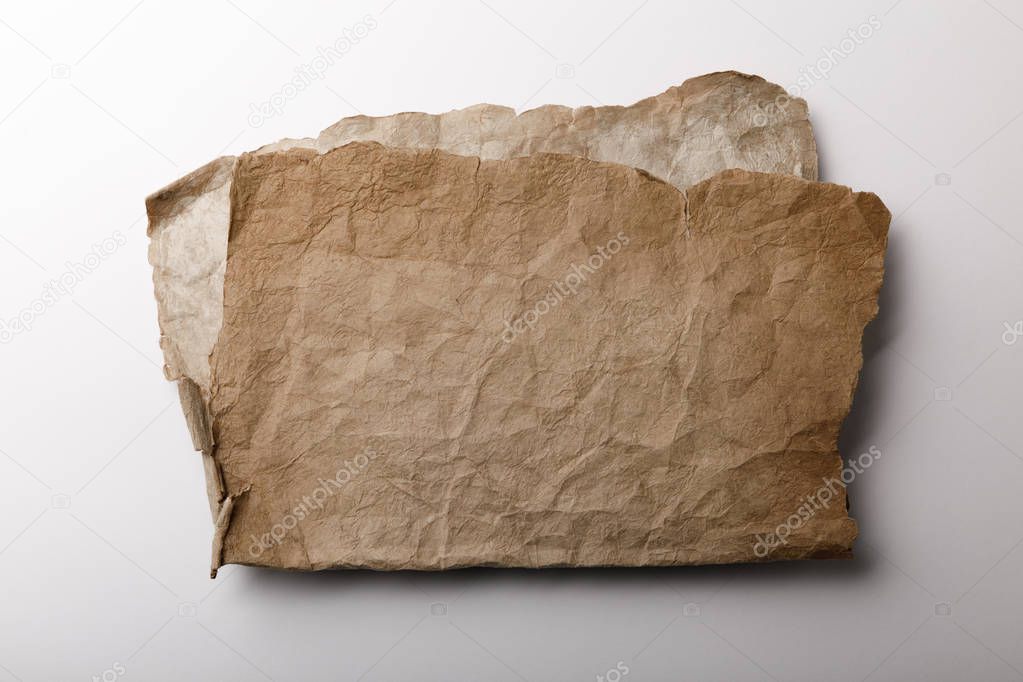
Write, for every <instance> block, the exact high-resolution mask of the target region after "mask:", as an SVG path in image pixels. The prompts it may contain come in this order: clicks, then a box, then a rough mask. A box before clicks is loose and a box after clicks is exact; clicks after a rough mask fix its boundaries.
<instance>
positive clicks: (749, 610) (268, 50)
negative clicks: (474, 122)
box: [0, 0, 1023, 682]
mask: <svg viewBox="0 0 1023 682" xmlns="http://www.w3.org/2000/svg"><path fill="white" fill-rule="evenodd" d="M388 2H390V0H364V1H359V2H351V3H348V2H345V3H342V2H333V3H328V2H288V3H283V2H281V3H271V2H269V1H268V0H233V2H232V1H229V0H202V1H200V0H185V1H181V0H177V1H174V2H171V1H170V0H145V1H144V2H140V3H137V4H136V0H123V1H121V0H109V1H108V2H103V3H86V2H74V1H72V0H67V1H66V2H49V3H42V2H31V3H30V2H20V3H14V2H3V3H0V62H2V63H3V65H4V66H3V71H2V73H3V88H2V90H0V146H2V149H3V157H2V159H3V163H2V165H0V174H2V175H0V188H2V190H0V196H2V198H3V201H2V202H0V216H2V220H0V273H2V284H3V285H2V287H0V319H2V320H10V319H11V318H13V317H16V316H18V315H19V314H20V313H21V311H22V310H24V309H26V308H30V307H31V306H32V304H33V301H35V300H37V299H39V298H40V296H41V293H42V291H43V288H44V286H45V285H46V282H47V281H49V280H52V279H57V278H59V277H61V275H62V274H63V273H65V272H66V271H67V270H68V268H69V267H70V266H69V263H71V264H74V263H79V262H82V261H83V259H85V258H86V256H87V254H89V253H90V252H91V251H92V250H93V248H94V247H93V245H94V244H98V243H100V242H101V241H102V240H104V239H105V238H108V237H111V236H112V235H114V236H116V235H117V234H118V233H120V234H121V235H123V236H124V238H125V240H126V243H125V244H124V246H122V247H120V248H118V249H117V250H116V251H115V252H114V253H113V254H111V255H110V256H109V257H107V258H105V259H103V260H102V263H101V264H100V265H99V266H98V267H96V268H95V269H94V270H93V271H92V272H91V273H88V274H87V276H85V277H84V278H83V279H82V281H81V282H79V283H78V284H77V286H75V287H74V290H73V293H71V294H70V295H67V296H61V297H60V299H59V300H57V301H55V302H53V304H52V305H47V306H45V309H44V310H43V311H42V313H41V314H34V315H33V318H34V319H33V322H32V329H31V331H28V332H25V333H20V334H17V335H15V336H14V338H13V339H11V340H10V342H9V343H6V344H3V345H0V387H2V392H0V415H3V416H2V417H0V450H2V452H0V500H2V514H0V585H2V588H0V666H2V667H0V680H7V679H10V680H47V681H49V680H58V679H59V680H74V679H81V680H88V679H96V678H99V679H104V677H103V676H104V672H105V671H106V677H105V679H107V680H112V679H115V678H123V679H126V680H185V679H196V680H255V679H273V680H282V681H283V680H355V679H365V680H396V679H415V680H455V679H459V680H462V679H465V680H469V679H471V680H530V681H533V682H536V681H540V680H558V681H564V680H572V679H577V680H595V679H598V677H597V676H598V675H602V674H605V673H606V671H608V670H609V669H611V668H614V667H615V666H616V665H617V664H619V662H621V664H622V665H623V666H625V667H627V668H628V670H629V673H628V675H626V676H625V677H624V678H623V679H625V680H669V679H671V680H701V681H702V680H728V681H729V682H736V681H745V680H772V679H773V680H807V681H813V682H820V681H822V680H861V679H870V680H875V681H880V680H928V681H934V680H963V679H983V680H1013V679H1020V678H1023V672H1021V671H1023V581H1020V579H1019V576H1020V575H1021V574H1023V546H1021V544H1020V541H1021V538H1023V523H1021V522H1020V521H1021V518H1023V495H1021V494H1020V491H1021V486H1023V461H1021V457H1020V454H1021V453H1023V425H1021V420H1020V419H1019V416H1018V415H1019V412H1020V403H1021V399H1023V385H1021V379H1023V339H1021V340H1020V343H1014V344H1007V343H1005V342H1004V341H1003V333H1005V334H1004V336H1005V338H1006V339H1007V340H1008V341H1015V335H1014V334H1009V333H1006V327H1005V324H1006V323H1008V324H1009V325H1010V327H1011V326H1012V325H1013V324H1014V323H1015V322H1016V321H1018V320H1021V319H1023V300H1021V292H1023V287H1021V285H1023V274H1021V273H1023V270H1021V266H1023V243H1021V240H1023V225H1021V224H1020V218H1021V216H1023V212H1021V209H1020V207H1019V201H1020V200H1021V198H1023V194H1021V192H1020V180H1021V170H1023V161H1021V158H1023V155H1021V152H1023V117H1021V114H1023V87H1021V85H1023V77H1021V73H1023V3H1021V2H1020V1H1019V0H991V1H990V2H985V1H983V0H976V1H975V0H968V1H963V2H951V1H950V0H949V1H945V2H926V1H925V0H901V1H900V2H894V0H885V1H884V2H864V3H855V4H853V3H845V4H844V5H841V6H840V5H838V4H837V3H820V2H810V1H806V2H789V3H781V2H758V1H755V0H741V1H740V2H738V3H736V2H722V1H720V0H717V1H711V0H706V1H703V2H690V3H679V2H672V1H670V0H649V1H648V2H642V0H628V1H625V0H623V1H622V2H593V1H592V0H591V1H586V0H575V1H561V0H545V1H544V2H524V1H518V2H516V1H513V0H487V2H486V3H484V2H481V1H480V0H453V1H449V2H443V3H441V2H432V3H426V2H415V1H414V0H396V1H395V2H393V3H391V4H390V5H387V3H388ZM893 3H894V4H893ZM366 15H372V16H373V18H374V19H375V21H376V24H377V26H376V28H375V29H374V30H373V31H372V32H371V33H370V34H369V35H368V36H367V37H366V38H364V39H363V40H361V41H360V42H359V44H357V45H356V46H355V47H354V48H353V49H352V50H351V52H350V53H348V54H347V55H345V57H344V59H343V60H342V61H341V62H340V63H338V64H336V65H335V66H333V67H332V68H331V69H330V70H329V71H328V72H327V73H326V76H325V78H324V79H323V80H322V81H320V82H317V83H316V84H315V85H314V86H313V87H311V88H309V89H308V90H306V91H303V92H301V93H299V95H298V96H297V97H295V98H294V99H293V100H291V101H289V102H288V103H287V106H286V108H285V110H284V112H283V113H282V114H281V115H280V116H275V117H273V118H271V119H269V120H267V121H266V122H265V123H263V125H262V126H261V127H258V128H253V127H250V125H249V124H248V122H247V119H248V114H249V112H250V103H256V102H260V101H263V100H266V99H268V98H269V97H270V96H271V95H272V94H274V93H275V92H278V91H279V90H280V89H281V87H282V85H283V84H284V83H286V82H287V81H288V80H289V79H291V78H292V77H293V75H294V70H295V69H296V68H298V67H300V66H302V65H303V64H307V63H309V62H310V60H311V59H312V58H313V56H314V55H315V51H316V48H317V47H319V46H326V45H329V44H331V43H333V42H334V41H335V40H336V39H337V38H338V37H340V36H341V35H342V34H343V31H344V29H346V28H348V27H352V26H354V25H355V24H356V23H357V22H360V21H364V18H365V16H366ZM871 15H874V16H876V18H877V19H878V20H880V22H881V26H880V28H879V29H877V30H876V31H874V35H873V36H872V37H871V38H870V39H869V40H866V41H864V42H863V44H862V45H858V46H857V47H856V48H855V50H854V51H853V52H852V53H851V54H849V55H848V56H846V57H843V58H842V59H840V60H839V61H838V63H837V64H836V65H835V66H834V68H833V69H832V71H831V74H830V77H829V78H827V79H821V80H816V81H815V82H813V83H812V85H811V87H809V88H807V89H805V90H804V92H803V95H804V96H805V97H806V99H807V100H808V101H809V104H810V109H811V115H812V120H813V123H814V126H815V130H816V134H817V139H818V143H819V147H820V155H821V162H822V174H823V178H824V179H825V180H828V181H833V182H840V183H843V184H848V185H851V186H853V187H854V188H856V189H869V190H872V191H874V192H876V193H878V194H879V195H880V196H881V197H882V199H883V200H884V201H885V202H886V203H887V204H888V206H889V207H890V208H891V209H892V212H893V214H895V220H894V223H893V227H892V231H891V245H890V251H889V257H888V272H887V275H886V282H885V286H884V290H883V292H882V296H881V314H880V317H879V319H878V320H877V321H876V322H874V323H873V324H872V326H871V327H870V328H869V329H868V333H867V337H866V341H865V354H866V358H865V362H866V364H865V368H864V372H863V376H862V383H861V387H860V390H859V392H858V393H857V397H856V401H855V404H854V409H853V414H852V416H851V417H850V419H849V421H848V423H847V424H846V428H845V430H844V434H843V439H842V445H843V451H844V453H845V455H846V456H854V455H856V454H857V453H860V452H864V451H866V450H867V448H869V447H871V446H877V447H879V448H880V449H881V451H882V453H883V454H882V457H881V458H880V459H879V460H878V461H877V462H876V463H875V464H874V465H873V466H872V467H871V468H870V469H869V470H868V471H867V473H866V474H864V475H863V476H861V477H860V478H859V479H858V480H857V481H856V482H855V483H854V484H853V486H852V491H851V495H852V511H853V515H854V516H855V517H856V518H857V519H858V521H859V523H860V527H861V535H860V539H859V541H858V542H857V544H856V554H857V558H856V559H855V560H853V561H849V562H811V563H788V564H773V565H760V566H732V567H706V568H695V569H694V568H684V569H674V570H607V571H604V570H601V571H595V570H560V571H536V572H525V571H500V570H469V571H460V572H456V573H448V574H373V573H352V572H339V573H327V574H288V573H279V572H274V571H268V570H257V569H248V568H238V567H228V568H226V569H224V570H223V571H222V572H221V577H220V578H218V579H217V580H216V581H214V582H211V581H210V580H209V578H208V577H207V570H208V565H209V546H210V536H211V522H210V519H209V511H208V507H207V503H206V498H205V492H204V484H203V480H202V471H201V463H200V457H199V456H198V455H197V454H196V453H194V452H193V451H192V449H191V446H190V442H189V438H188V435H187V432H186V429H185V424H184V420H183V418H182V416H181V413H180V410H179V408H178V405H177V398H176V393H175V390H174V387H173V386H172V385H171V384H169V383H167V382H165V381H164V380H163V378H162V376H161V372H160V369H159V367H160V364H161V358H160V352H159V349H158V346H157V322H156V308H155V304H154V300H153V293H152V284H151V279H150V278H151V273H150V268H149V265H148V263H147V259H146V245H147V242H146V236H145V229H146V225H145V220H144V207H143V199H144V198H145V196H146V195H147V194H149V193H150V192H152V191H154V190H156V189H158V188H160V187H161V186H163V185H165V184H167V183H168V182H170V181H172V180H174V179H175V178H177V177H179V176H180V175H183V174H184V173H186V172H188V171H190V170H192V169H193V168H195V167H197V166H199V165H201V164H203V163H205V162H206V161H208V160H210V159H212V158H213V157H215V156H217V155H219V154H223V153H239V152H242V151H245V150H248V149H252V148H255V147H257V146H259V145H261V144H264V143H267V142H270V141H273V140H276V139H278V138H280V137H284V136H307V135H314V134H316V133H317V132H318V131H319V130H320V129H321V128H323V127H325V126H327V125H329V124H330V123H332V122H333V121H335V120H336V119H338V118H341V117H343V116H348V115H352V114H355V113H357V112H362V113H366V114H371V115H384V114H390V113H393V112H396V111H403V110H423V111H429V112H441V111H445V110H448V109H451V108H455V107H463V106H467V105H470V104H473V103H476V102H494V103H500V104H508V105H511V106H515V107H517V108H519V109H521V108H523V107H525V108H528V107H530V106H536V105H539V104H543V103H561V104H568V105H591V104H597V103H604V104H628V103H631V102H632V101H634V100H637V99H639V98H642V97H644V96H647V95H652V94H655V93H658V92H661V91H663V90H664V89H665V88H667V87H668V86H670V85H673V84H678V83H680V82H681V81H682V80H684V79H685V78H687V77H689V76H694V75H698V74H701V73H704V72H708V71H716V70H723V69H731V68H734V69H738V70H741V71H747V72H753V73H759V74H761V75H763V76H765V77H766V78H768V79H770V80H773V81H775V82H778V83H781V84H783V85H786V86H788V85H791V84H794V83H795V82H796V80H797V78H798V77H799V76H800V73H801V69H803V68H804V67H806V66H809V65H814V64H815V63H816V62H817V60H818V59H819V58H820V57H821V56H822V54H823V53H822V49H824V48H827V47H837V46H839V44H840V41H841V40H842V39H843V38H844V37H846V35H847V32H848V31H849V30H850V29H856V28H857V27H858V26H860V25H861V24H863V23H865V22H868V20H869V18H870V16H871ZM559 64H565V65H572V68H571V69H568V68H562V69H561V75H571V74H574V75H573V76H572V77H568V78H558V77H556V67H557V65H559ZM570 72H571V73H570ZM939 174H947V176H948V177H947V179H948V182H947V183H945V182H941V183H939V182H936V178H937V176H939ZM942 388H947V389H949V390H950V396H949V394H948V392H943V391H940V390H939V389H942ZM936 391H938V392H937V393H936ZM936 397H939V398H944V397H951V399H950V400H937V399H936ZM946 603H947V605H946V606H941V604H946ZM687 604H688V605H690V606H689V608H688V609H686V605H687ZM686 614H688V615H686ZM608 679H611V680H612V681H613V680H615V679H616V676H615V675H614V674H612V675H611V676H610V677H609V678H608Z"/></svg>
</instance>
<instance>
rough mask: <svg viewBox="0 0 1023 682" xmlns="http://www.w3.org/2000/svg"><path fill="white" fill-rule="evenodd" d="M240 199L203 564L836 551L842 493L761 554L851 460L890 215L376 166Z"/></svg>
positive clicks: (328, 160) (806, 200)
mask: <svg viewBox="0 0 1023 682" xmlns="http://www.w3.org/2000/svg"><path fill="white" fill-rule="evenodd" d="M203 182H204V183H205V184H206V185H207V186H210V187H212V186H214V184H216V183H217V182H221V180H218V179H217V178H216V172H211V173H210V175H209V177H208V178H206V179H204V180H203ZM228 184H229V186H230V192H229V203H230V210H229V215H230V238H229V241H228V244H227V259H226V275H225V280H224V285H223V287H224V288H223V291H224V293H223V322H222V327H221V330H220V332H219V336H218V340H217V342H216V344H215V348H214V350H213V353H212V358H211V368H212V369H211V380H210V411H209V415H208V416H209V421H208V423H207V422H206V420H205V418H204V417H203V416H201V415H200V416H194V417H192V418H190V421H196V422H197V423H198V427H196V428H201V429H202V430H204V431H206V432H208V433H209V434H210V436H211V438H212V442H213V446H212V449H211V452H212V459H213V460H215V463H216V465H217V466H218V467H219V475H220V478H219V481H220V482H219V485H220V486H221V488H222V491H221V495H222V498H223V499H224V504H222V505H220V507H219V511H218V519H217V537H216V541H215V547H214V568H216V566H218V565H220V564H221V563H241V564H253V565H266V566H275V567H282V568H291V569H324V568H339V567H366V568H374V569H447V568H455V567H461V566H472V565H495V566H525V567H542V566H597V565H613V566H637V565H677V564H704V563H725V562H740V561H757V560H763V559H764V558H770V559H782V558H809V557H840V556H845V555H848V553H849V551H850V549H851V545H852V541H853V539H854V537H855V535H856V525H855V523H854V522H853V521H852V520H851V519H849V518H848V515H847V512H846V504H845V491H844V488H843V487H842V486H841V485H838V486H834V485H833V486H832V488H833V497H831V498H830V504H828V505H826V506H823V507H821V508H820V509H818V510H816V511H815V513H814V514H812V515H811V516H810V518H809V519H807V520H805V522H803V523H800V524H797V527H795V528H793V529H792V531H791V533H790V534H789V535H788V537H787V538H786V541H785V542H784V543H783V544H781V545H779V546H778V547H776V548H774V549H773V550H772V551H771V552H770V554H769V555H767V556H766V557H765V556H764V555H761V554H760V553H759V552H758V550H757V549H756V547H757V542H758V537H762V536H765V535H769V534H771V533H772V532H774V531H775V529H776V528H777V527H778V526H779V525H780V524H784V523H785V522H786V519H788V517H790V515H792V514H793V513H794V512H795V510H796V509H797V508H799V507H800V506H801V505H803V503H804V501H805V500H806V499H807V497H808V496H811V495H817V494H819V491H820V489H821V488H822V486H824V485H826V484H827V481H829V480H831V481H834V480H835V479H836V478H837V477H838V476H839V472H840V470H841V467H842V463H841V458H840V457H839V455H838V451H837V439H838V432H839V428H840V426H841V423H842V421H843V419H844V418H845V416H846V414H847V412H848V410H849V406H850V403H851V400H852V395H853V391H854V389H855V386H856V381H857V376H858V373H859V370H860V366H861V362H862V357H861V351H860V346H861V336H862V332H863V328H864V326H865V325H866V323H867V322H868V321H869V320H870V319H871V318H872V317H873V316H874V314H875V312H876V309H877V294H878V290H879V288H880V284H881V279H882V271H883V264H882V261H883V256H884V249H885V243H886V237H887V227H888V221H889V217H890V216H889V213H888V211H887V210H886V209H885V208H884V206H883V205H882V204H881V202H880V201H879V200H878V199H877V197H876V196H874V195H873V194H869V193H854V192H852V191H851V190H849V189H848V188H845V187H841V186H838V185H831V184H823V183H815V182H809V181H807V180H804V179H802V178H797V177H794V176H791V175H779V174H764V173H754V172H748V171H743V170H729V171H724V172H722V173H719V174H716V175H713V176H712V177H710V178H709V179H705V180H703V181H701V182H699V183H697V184H696V185H695V186H693V187H691V188H690V189H689V190H688V192H684V191H681V190H679V189H678V188H677V187H675V186H674V185H672V184H670V183H667V182H665V181H663V180H660V179H658V178H656V177H654V176H652V175H651V174H650V173H648V172H646V171H644V170H640V169H636V168H632V167H629V166H625V165H618V164H613V163H602V162H598V161H594V160H591V159H585V158H582V157H579V156H569V155H562V154H546V153H538V154H531V155H528V156H524V157H517V158H512V159H508V160H481V159H480V158H478V157H472V156H457V155H452V154H448V153H445V152H442V151H437V150H431V151H425V150H410V149H398V148H392V147H385V146H382V145H379V144H375V143H353V144H349V145H346V146H342V147H339V148H336V149H333V150H331V151H326V152H322V153H321V152H318V151H317V150H312V149H292V150H290V151H280V152H263V153H258V154H250V155H244V156H242V157H240V159H238V160H237V161H235V162H233V163H232V171H231V178H230V182H229V183H228ZM220 186H223V184H221V185H220Z"/></svg>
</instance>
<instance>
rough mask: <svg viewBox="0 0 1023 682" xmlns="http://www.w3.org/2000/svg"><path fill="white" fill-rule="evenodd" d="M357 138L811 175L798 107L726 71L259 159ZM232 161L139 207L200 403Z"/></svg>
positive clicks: (368, 122)
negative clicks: (612, 101) (612, 98)
mask: <svg viewBox="0 0 1023 682" xmlns="http://www.w3.org/2000/svg"><path fill="white" fill-rule="evenodd" d="M779 101H781V102H784V103H785V105H784V106H779V105H778V104H777V102H779ZM356 141H375V142H380V143H382V144H387V145H391V146H396V147H411V148H416V149H435V148H436V149H441V150H443V151H448V152H451V153H453V154H463V155H467V156H479V157H481V158H484V159H505V158H512V157H515V156H524V155H527V154H531V153H534V152H558V153H563V154H575V155H577V156H583V157H586V158H590V159H595V160H597V161H609V162H613V163H622V164H626V165H629V166H635V167H636V168H641V169H643V170H646V171H649V172H650V173H653V174H654V175H655V176H657V177H659V178H662V179H664V180H667V181H668V182H670V183H672V184H674V185H675V186H676V187H679V188H682V189H684V188H686V187H689V186H690V185H692V184H694V183H696V182H699V181H700V180H704V179H706V178H708V177H710V176H711V175H714V174H715V173H717V172H719V171H722V170H725V169H727V168H744V169H746V170H754V171H763V172H768V173H787V174H791V175H798V176H800V177H803V178H806V179H807V180H816V179H817V149H816V145H815V143H814V138H813V130H812V128H811V126H810V121H809V118H808V115H807V109H806V103H805V102H804V101H803V100H801V99H788V98H787V95H786V93H785V90H784V89H782V88H781V87H780V86H778V85H775V84H773V83H769V82H767V81H765V80H764V79H762V78H760V77H758V76H749V75H746V74H740V73H737V72H734V71H728V72H722V73H714V74H708V75H705V76H700V77H698V78H692V79H690V80H687V81H686V82H685V83H683V84H682V85H681V86H677V87H672V88H669V89H668V90H667V91H665V92H663V93H661V94H660V95H657V96H656V97H649V98H647V99H644V100H642V101H640V102H637V103H635V104H633V105H632V106H628V107H621V106H602V107H580V108H577V109H570V108H568V107H562V106H543V107H539V108H537V109H533V110H530V111H526V112H523V113H521V114H518V115H516V114H515V111H514V110H513V109H510V108H508V107H502V106H495V105H492V104H481V105H478V106H474V107H469V108H468V109H462V110H458V111H451V112H448V113H446V114H440V115H436V114H423V113H403V114H396V115H393V116H385V117H368V116H355V117H352V118H346V119H343V120H341V121H339V122H338V123H336V124H335V125H333V126H331V127H330V128H327V129H326V130H324V131H323V132H322V133H321V134H320V136H319V137H318V138H316V139H301V140H283V141H281V142H278V143H276V144H273V145H269V146H267V147H264V148H263V149H261V150H258V151H257V152H256V153H271V152H273V151H277V150H280V149H287V148H293V147H303V148H310V149H315V150H317V151H319V152H325V151H329V150H331V149H333V148H335V147H337V146H340V145H342V144H347V143H348V142H356ZM235 163H236V158H235V157H223V158H220V159H217V160H216V161H213V162H212V163H210V164H207V165H206V166H204V167H202V168H200V169H199V170H197V171H195V172H193V173H191V174H190V175H188V176H186V177H184V178H182V179H181V180H179V181H177V182H176V183H174V184H172V185H170V186H168V187H166V188H164V189H163V190H161V191H159V192H157V193H155V194H154V195H153V196H151V197H150V198H149V200H148V202H147V204H148V212H149V235H150V237H151V240H152V241H151V245H150V256H149V257H150V262H151V263H152V264H153V269H154V274H153V279H154V284H155V287H156V295H157V300H158V303H159V316H160V329H161V332H162V335H161V339H160V345H161V347H162V349H163V352H164V362H165V371H166V374H167V377H168V378H169V379H180V378H187V379H189V380H190V381H193V382H194V383H196V384H198V386H199V387H200V395H201V394H208V391H209V355H210V353H211V352H212V350H213V344H214V342H215V341H216V339H217V334H218V333H219V332H220V324H221V319H222V315H223V283H224V264H225V262H226V253H227V251H226V249H227V229H228V224H229V215H228V214H229V210H230V198H229V197H230V191H231V180H232V168H233V166H234V164H235ZM185 409H186V411H188V409H189V408H188V407H187V406H186V408H185ZM197 446H198V442H197Z"/></svg>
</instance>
